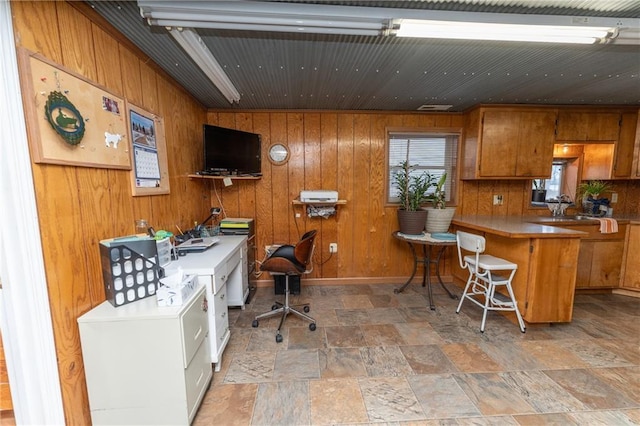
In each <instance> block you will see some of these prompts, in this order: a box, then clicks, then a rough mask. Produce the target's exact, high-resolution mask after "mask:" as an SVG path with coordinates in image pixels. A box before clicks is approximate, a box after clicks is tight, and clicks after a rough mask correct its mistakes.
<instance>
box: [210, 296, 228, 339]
mask: <svg viewBox="0 0 640 426" xmlns="http://www.w3.org/2000/svg"><path fill="white" fill-rule="evenodd" d="M214 315H215V324H216V338H217V339H218V341H217V342H216V346H218V345H220V343H222V341H223V340H224V337H225V332H226V330H227V329H228V328H229V313H228V308H227V287H223V288H222V290H221V291H220V292H218V294H216V296H215V298H214Z"/></svg>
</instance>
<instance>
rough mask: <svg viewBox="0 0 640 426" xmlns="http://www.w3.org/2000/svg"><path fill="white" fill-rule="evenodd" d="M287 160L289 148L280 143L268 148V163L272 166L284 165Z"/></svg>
mask: <svg viewBox="0 0 640 426" xmlns="http://www.w3.org/2000/svg"><path fill="white" fill-rule="evenodd" d="M288 159H289V148H287V146H286V145H283V144H281V143H274V144H273V145H271V146H270V147H269V161H271V162H272V163H273V164H276V165H278V164H284V163H286V162H287V160H288Z"/></svg>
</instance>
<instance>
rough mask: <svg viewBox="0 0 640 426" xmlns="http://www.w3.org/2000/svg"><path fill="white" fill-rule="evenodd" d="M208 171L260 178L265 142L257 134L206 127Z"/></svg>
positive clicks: (205, 151) (205, 158)
mask: <svg viewBox="0 0 640 426" xmlns="http://www.w3.org/2000/svg"><path fill="white" fill-rule="evenodd" d="M203 133H204V143H203V145H204V171H205V172H206V173H211V174H222V175H224V174H238V175H260V174H261V172H262V168H261V163H262V155H261V139H260V135H259V134H256V133H249V132H243V131H241V130H234V129H227V128H224V127H218V126H212V125H210V124H205V125H204V132H203Z"/></svg>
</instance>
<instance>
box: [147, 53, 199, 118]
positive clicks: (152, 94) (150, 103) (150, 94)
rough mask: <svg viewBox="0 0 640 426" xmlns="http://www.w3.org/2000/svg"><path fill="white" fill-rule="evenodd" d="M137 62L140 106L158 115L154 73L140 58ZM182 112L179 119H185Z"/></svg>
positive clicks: (156, 87) (156, 86)
mask: <svg viewBox="0 0 640 426" xmlns="http://www.w3.org/2000/svg"><path fill="white" fill-rule="evenodd" d="M138 62H139V63H140V83H141V86H142V105H140V106H141V107H142V108H144V109H145V110H147V111H149V112H152V113H154V114H158V115H159V113H160V109H159V106H158V85H157V78H156V77H157V76H156V73H155V71H154V70H153V69H152V68H151V67H149V66H148V65H147V64H145V63H144V62H142V61H140V60H138ZM184 112H186V111H184ZM184 112H183V114H181V115H180V116H179V117H180V119H187V117H185V115H184Z"/></svg>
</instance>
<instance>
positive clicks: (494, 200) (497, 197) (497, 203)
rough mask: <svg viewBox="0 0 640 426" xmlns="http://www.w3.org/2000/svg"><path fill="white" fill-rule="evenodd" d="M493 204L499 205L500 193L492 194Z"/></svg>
mask: <svg viewBox="0 0 640 426" xmlns="http://www.w3.org/2000/svg"><path fill="white" fill-rule="evenodd" d="M493 205H494V206H501V205H502V195H494V196H493Z"/></svg>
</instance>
